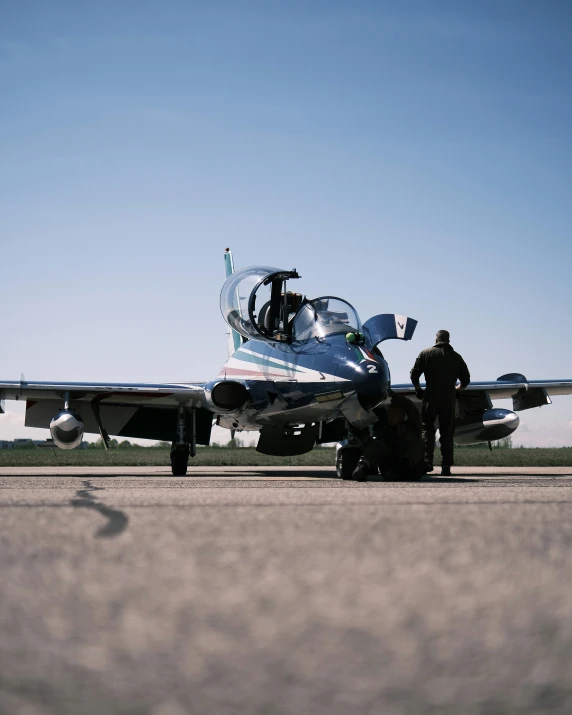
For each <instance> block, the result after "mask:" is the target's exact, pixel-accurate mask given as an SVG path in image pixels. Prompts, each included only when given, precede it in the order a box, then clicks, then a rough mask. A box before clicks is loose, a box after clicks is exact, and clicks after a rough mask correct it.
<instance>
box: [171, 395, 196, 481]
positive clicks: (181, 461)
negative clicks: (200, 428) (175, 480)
mask: <svg viewBox="0 0 572 715" xmlns="http://www.w3.org/2000/svg"><path fill="white" fill-rule="evenodd" d="M196 453H197V435H196V427H195V411H194V410H192V409H191V410H188V409H187V408H186V407H179V411H178V414H177V439H176V440H175V441H174V442H173V444H172V445H171V471H172V473H173V476H174V477H184V476H185V474H186V473H187V462H188V461H189V455H190V456H191V457H194V456H195V454H196Z"/></svg>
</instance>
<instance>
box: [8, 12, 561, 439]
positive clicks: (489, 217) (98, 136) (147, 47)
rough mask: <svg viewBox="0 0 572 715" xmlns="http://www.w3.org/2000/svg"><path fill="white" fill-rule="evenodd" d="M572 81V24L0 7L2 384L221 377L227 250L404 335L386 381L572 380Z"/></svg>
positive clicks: (492, 16)
mask: <svg viewBox="0 0 572 715" xmlns="http://www.w3.org/2000/svg"><path fill="white" fill-rule="evenodd" d="M571 76H572V3H571V2H569V0H560V1H555V0H543V1H542V2H540V1H539V0H535V1H533V2H531V1H527V0H500V1H499V0H491V1H487V0H479V1H478V2H474V0H450V1H447V0H436V1H435V2H430V3H429V2H426V1H425V0H419V1H415V0H404V2H399V3H396V2H384V1H382V0H375V1H372V2H366V1H364V0H354V1H353V2H345V1H344V2H339V1H337V0H326V1H312V0H303V1H298V0H288V1H286V0H283V1H282V2H273V1H272V0H265V1H264V2H262V1H260V2H250V1H249V0H242V1H241V2H235V1H228V2H217V1H216V0H211V1H210V2H208V3H206V2H201V3H195V2H182V1H181V2H174V1H173V0H161V2H158V1H155V0H150V1H147V2H144V1H142V0H138V1H137V2H122V1H121V0H119V1H114V2H110V1H109V0H99V1H98V2H92V3H78V2H75V1H74V2H72V1H71V0H70V1H69V2H59V1H58V0H51V2H44V1H43V0H42V1H38V2H34V1H29V0H21V1H20V2H17V3H16V2H7V0H4V2H0V249H1V253H0V264H1V268H2V270H1V272H0V276H1V277H0V297H1V298H0V317H1V326H2V333H1V341H2V348H1V351H0V356H1V357H0V378H1V379H15V378H19V377H20V373H21V372H24V373H25V375H26V377H27V378H28V379H47V380H86V379H89V380H113V381H155V380H194V379H197V380H203V379H208V378H209V377H212V376H214V375H215V374H216V372H215V371H217V370H218V368H219V366H220V365H221V364H222V363H223V362H224V360H225V358H226V337H225V324H224V322H223V321H222V318H221V317H220V313H219V308H218V295H219V291H220V287H221V284H222V279H223V260H222V253H223V250H224V248H225V246H227V245H228V246H231V247H232V248H233V251H234V254H235V262H236V264H237V266H242V265H248V264H253V263H264V264H270V265H277V266H279V267H286V268H292V267H296V268H297V269H298V270H299V272H300V273H301V274H302V276H303V285H302V290H303V292H305V293H307V294H308V295H309V296H310V297H312V296H316V295H320V294H325V293H328V294H332V293H334V294H338V295H340V296H342V297H344V298H346V299H347V300H349V301H350V302H352V303H353V304H354V305H355V306H356V308H357V309H358V310H359V312H360V314H361V316H362V319H364V320H365V319H366V318H368V317H369V316H371V315H373V314H375V313H380V312H398V313H404V314H407V315H410V316H412V317H414V318H416V319H418V320H419V327H418V330H417V333H416V335H415V338H414V340H413V341H412V342H411V343H407V344H403V343H397V342H396V343H395V344H393V345H388V346H387V348H385V349H384V352H385V354H386V356H387V357H388V358H389V361H390V367H391V369H392V376H393V380H394V381H395V382H405V381H408V375H409V369H410V368H411V365H412V363H413V360H414V358H415V356H416V355H417V353H418V352H419V350H421V349H422V348H424V347H427V346H428V345H429V344H431V343H432V341H433V338H434V334H435V331H436V330H437V329H439V328H447V329H449V330H450V331H451V335H452V344H453V346H454V347H455V348H456V349H457V350H459V351H460V352H461V353H462V354H463V356H464V357H465V359H466V360H467V362H468V364H469V367H470V369H471V373H472V375H473V377H474V378H475V379H496V378H497V377H498V376H499V375H502V374H503V373H506V372H513V371H518V372H522V373H524V374H525V375H527V376H528V377H529V378H531V379H532V378H558V377H568V378H572V359H571V357H570V356H571V354H572V337H571V336H572V319H571V317H570V307H571V303H572V301H571V298H572V288H571V281H570V271H571V264H572V218H571V199H572V191H571V188H572V181H571V180H572V141H571V139H572V83H571V81H570V77H571ZM301 283H302V281H301ZM7 406H8V407H9V409H10V410H12V413H9V414H8V415H6V416H4V417H0V438H2V437H4V438H12V437H14V436H25V435H26V434H32V432H31V431H27V430H25V429H24V428H23V426H22V424H23V423H22V416H21V411H19V410H18V409H17V408H16V407H15V403H7ZM521 418H522V425H523V426H522V427H521V429H520V430H519V431H518V432H517V433H516V434H515V442H516V443H517V444H519V443H523V444H538V445H552V444H554V445H563V444H572V396H571V397H567V398H566V397H563V398H555V400H554V405H552V406H551V407H546V408H543V409H542V410H531V411H528V412H524V413H521Z"/></svg>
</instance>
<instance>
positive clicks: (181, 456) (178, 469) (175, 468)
mask: <svg viewBox="0 0 572 715" xmlns="http://www.w3.org/2000/svg"><path fill="white" fill-rule="evenodd" d="M188 461H189V448H188V447H177V448H175V449H172V450H171V472H172V473H173V476H174V477H184V476H185V475H186V473H187V462H188Z"/></svg>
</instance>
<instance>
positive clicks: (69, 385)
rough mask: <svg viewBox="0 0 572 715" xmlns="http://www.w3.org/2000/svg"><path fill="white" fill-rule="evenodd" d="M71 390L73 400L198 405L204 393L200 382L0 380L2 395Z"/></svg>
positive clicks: (42, 396) (47, 395) (33, 396)
mask: <svg viewBox="0 0 572 715" xmlns="http://www.w3.org/2000/svg"><path fill="white" fill-rule="evenodd" d="M66 392H68V393H69V395H70V398H71V399H72V400H73V401H74V403H75V402H76V401H80V402H91V401H93V400H94V399H98V400H99V401H101V400H105V401H106V402H108V403H111V402H112V403H113V404H121V405H141V404H153V405H157V404H161V405H164V406H174V407H176V406H177V405H179V404H181V403H182V404H186V405H188V406H196V405H200V404H201V399H202V398H203V397H204V386H203V384H201V383H196V384H193V383H159V384H156V383H107V382H28V381H26V380H22V381H18V382H6V381H0V399H6V400H54V399H59V400H62V399H63V395H64V393H66Z"/></svg>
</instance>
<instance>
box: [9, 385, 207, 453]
mask: <svg viewBox="0 0 572 715" xmlns="http://www.w3.org/2000/svg"><path fill="white" fill-rule="evenodd" d="M66 393H67V395H68V396H69V400H70V406H71V407H72V409H73V410H74V411H75V412H77V413H78V414H79V415H80V416H81V418H82V420H83V422H84V424H85V431H86V432H89V433H93V434H97V433H98V432H99V433H100V432H101V431H102V430H101V427H102V426H103V429H104V430H105V432H106V433H107V434H110V435H116V436H120V437H139V438H142V439H157V440H168V441H170V440H172V439H173V434H174V432H175V430H176V423H177V408H178V407H179V406H186V407H189V408H190V407H192V408H195V409H196V414H197V442H198V443H199V444H205V443H206V444H208V442H209V438H210V430H211V426H212V420H213V414H212V412H211V410H212V409H213V408H212V406H211V405H212V403H209V402H208V400H207V396H206V384H202V383H99V382H69V383H66V382H32V381H25V380H22V381H18V382H7V381H0V413H1V412H3V411H4V400H25V401H26V419H25V424H26V426H27V427H44V428H47V427H49V424H50V420H51V419H52V418H53V417H54V416H55V415H56V414H57V413H58V412H59V411H60V410H61V409H62V408H63V406H64V395H66Z"/></svg>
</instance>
